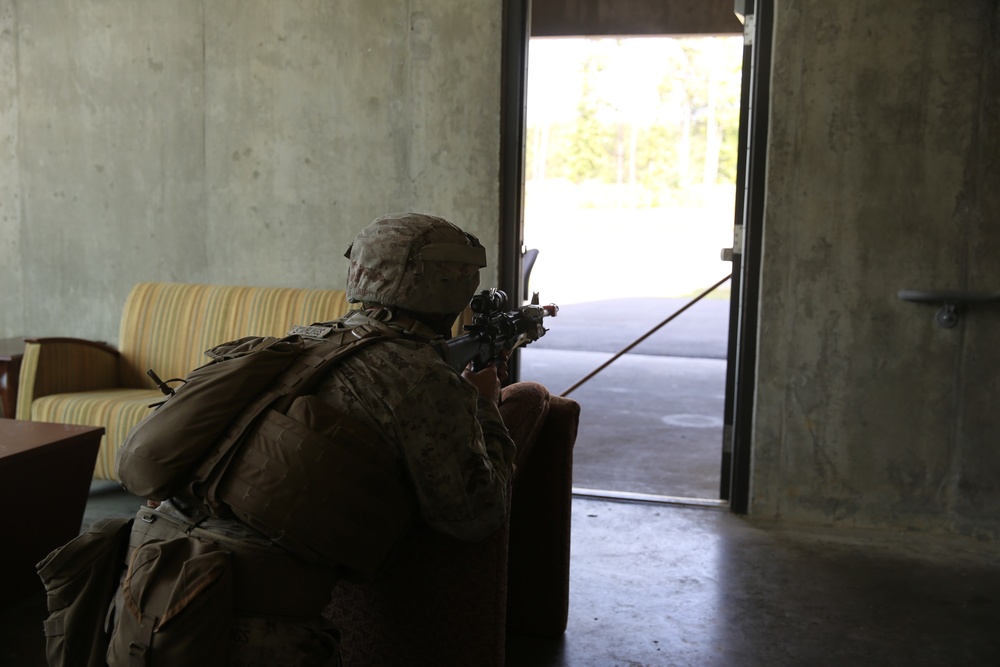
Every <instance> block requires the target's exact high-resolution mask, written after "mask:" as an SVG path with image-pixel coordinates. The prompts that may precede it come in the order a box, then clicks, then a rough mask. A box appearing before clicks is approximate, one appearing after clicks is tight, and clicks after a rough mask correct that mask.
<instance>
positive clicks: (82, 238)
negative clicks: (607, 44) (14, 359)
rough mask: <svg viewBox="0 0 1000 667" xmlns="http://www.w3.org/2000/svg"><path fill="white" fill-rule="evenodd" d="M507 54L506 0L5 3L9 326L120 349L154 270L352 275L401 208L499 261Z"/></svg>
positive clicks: (2, 209) (331, 278)
mask: <svg viewBox="0 0 1000 667" xmlns="http://www.w3.org/2000/svg"><path fill="white" fill-rule="evenodd" d="M500 62H501V4H500V3H497V2H492V1H491V0H473V1H469V0H380V1H379V2H368V1H367V0H337V1H336V2H333V1H331V0H303V1H297V2H285V1H282V2H277V1H263V0H261V1H256V2H245V1H237V0H212V1H210V2H209V1H207V0H177V1H175V2H168V3H155V2H152V3H150V2H143V3H138V2H134V1H133V0H100V1H98V0H86V1H82V2H80V1H75V2H70V1H69V0H61V1H55V0H53V1H46V2H34V1H28V0H0V284H2V285H3V289H2V290H0V337H4V336H15V335H33V336H47V335H76V336H81V337H84V338H97V339H101V340H107V341H111V342H114V341H115V339H116V338H117V333H118V330H117V325H118V320H119V317H120V314H121V308H122V305H123V303H124V299H125V296H126V294H127V293H128V290H129V288H130V287H131V286H132V285H133V284H134V283H136V282H139V281H144V280H176V281H184V282H199V281H204V282H211V283H221V284H252V285H281V286H321V287H338V288H339V287H341V286H342V285H343V281H344V277H345V274H346V260H345V259H343V257H342V255H343V252H344V250H345V249H346V247H347V245H348V243H349V241H350V239H351V238H352V237H353V236H354V234H355V233H356V232H357V231H358V230H359V229H360V228H361V227H362V226H364V225H365V224H367V223H368V222H370V221H371V220H372V219H374V218H375V217H376V216H378V215H380V214H382V213H385V212H389V211H394V210H420V211H425V212H429V213H435V214H438V215H442V216H444V217H447V218H449V219H452V220H453V221H455V222H456V223H459V224H461V225H463V226H464V227H466V228H467V229H469V231H472V232H473V233H475V234H477V235H479V236H480V238H481V239H483V241H484V243H485V244H486V245H487V247H488V248H489V251H490V258H489V259H490V262H491V264H493V265H494V266H495V263H496V249H497V239H498V234H499V232H498V226H499V223H498V209H499V151H500V149H499V123H500V81H501V77H500ZM495 280H496V273H495V271H494V270H493V269H489V270H487V271H486V273H485V276H484V282H489V283H490V284H494V283H495Z"/></svg>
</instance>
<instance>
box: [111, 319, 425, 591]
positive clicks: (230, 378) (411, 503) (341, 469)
mask: <svg viewBox="0 0 1000 667" xmlns="http://www.w3.org/2000/svg"><path fill="white" fill-rule="evenodd" d="M404 335H405V333H396V332H395V331H393V330H392V329H390V328H389V327H384V326H382V327H377V326H374V325H371V324H367V323H366V324H362V325H360V326H356V327H353V328H349V327H346V326H345V325H344V324H343V323H341V322H336V323H334V324H333V325H332V326H326V325H320V326H315V325H314V326H312V327H296V328H295V329H293V330H292V334H291V335H289V336H287V337H285V338H281V339H275V338H247V339H240V340H237V341H233V342H231V343H227V344H225V345H222V346H219V347H216V348H213V349H212V350H209V351H208V352H207V353H206V354H208V355H209V356H211V357H213V359H215V361H214V362H213V363H210V364H207V365H205V366H202V367H201V368H198V369H196V370H194V371H192V372H191V373H190V374H189V375H188V376H187V378H185V384H184V385H183V386H182V387H180V388H179V389H178V390H177V391H176V392H175V393H174V394H173V395H172V396H170V397H169V398H168V399H167V400H166V401H165V402H164V403H163V404H162V405H161V406H160V407H158V408H157V409H156V411H155V412H153V413H151V414H150V415H148V416H147V417H146V418H145V419H143V421H142V422H140V423H139V424H138V425H137V426H136V427H135V428H134V429H133V430H132V431H131V432H130V433H129V435H128V437H127V438H126V440H125V443H124V444H123V446H122V449H121V450H120V452H119V454H118V475H119V479H120V480H121V481H122V485H123V486H124V487H125V488H126V489H128V490H129V491H130V492H132V493H134V494H136V495H139V496H143V497H146V498H151V499H153V500H165V499H167V498H174V497H176V498H180V499H181V500H183V501H184V502H185V503H188V504H191V505H193V506H194V507H195V508H197V509H198V511H199V512H201V513H202V514H204V515H209V516H216V517H222V518H229V517H234V516H235V518H238V519H240V520H241V521H243V522H244V523H246V524H248V525H250V526H252V527H254V528H255V529H257V530H258V531H259V532H261V533H262V534H264V535H265V536H266V537H268V538H269V539H271V541H272V542H274V543H275V544H278V545H280V546H281V547H283V548H284V549H285V550H287V551H289V552H290V553H292V554H294V555H295V556H297V557H299V558H300V559H301V560H303V561H304V562H306V563H312V564H327V565H334V566H336V567H337V568H338V569H339V570H341V571H343V572H344V573H345V575H347V576H352V577H355V578H359V579H364V578H369V577H371V576H374V574H375V573H376V572H377V571H378V570H379V569H381V567H382V566H383V564H384V563H385V562H386V561H387V560H388V558H389V557H390V555H391V554H392V552H393V551H394V550H395V547H396V546H397V545H398V543H399V540H400V538H401V537H402V535H403V534H404V533H405V532H406V531H407V530H408V529H409V527H410V525H411V524H412V521H413V519H414V517H415V516H416V513H417V499H416V494H415V492H414V490H413V488H412V484H411V483H410V480H409V476H408V473H407V471H406V468H405V467H404V466H403V464H402V462H401V461H400V460H399V459H398V458H397V457H395V456H393V455H392V454H391V453H390V452H391V448H390V447H387V446H383V443H381V442H380V440H381V438H380V436H379V434H378V433H376V432H375V431H374V430H372V429H371V428H370V427H368V426H367V425H366V424H364V423H362V422H360V421H359V420H357V419H354V418H353V417H352V416H351V415H347V414H342V413H339V412H337V411H335V410H333V409H332V408H330V407H329V406H327V405H326V404H325V402H324V401H323V400H322V399H320V398H318V397H316V396H313V395H312V394H311V392H312V391H313V390H314V389H315V387H316V385H317V384H318V382H319V381H320V379H321V378H322V377H323V375H322V371H325V370H329V368H330V367H331V365H332V364H333V363H334V362H336V361H338V360H341V359H344V358H345V357H346V356H347V355H348V354H352V353H354V352H355V351H357V350H359V349H360V348H361V347H362V346H365V345H369V344H371V343H373V342H375V341H378V340H385V339H388V338H395V337H400V336H404ZM333 480H336V483H329V481H333Z"/></svg>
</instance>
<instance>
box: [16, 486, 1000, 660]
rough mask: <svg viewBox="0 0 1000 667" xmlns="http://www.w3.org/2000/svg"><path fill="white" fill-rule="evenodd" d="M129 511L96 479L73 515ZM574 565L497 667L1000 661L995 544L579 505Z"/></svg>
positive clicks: (30, 634) (28, 632) (25, 625)
mask: <svg viewBox="0 0 1000 667" xmlns="http://www.w3.org/2000/svg"><path fill="white" fill-rule="evenodd" d="M137 504H138V499H136V498H134V497H132V496H128V495H126V494H124V493H122V492H121V491H118V490H116V489H114V488H108V487H107V486H106V485H102V484H101V483H95V488H94V492H93V493H92V495H91V500H90V503H89V504H88V508H87V514H86V518H85V524H86V525H89V522H91V521H92V520H94V519H95V518H98V517H100V516H109V515H118V516H125V515H130V514H131V513H132V512H133V511H134V509H135V507H136V506H137ZM570 572H571V582H570V611H569V623H568V627H567V630H566V633H565V635H564V636H563V637H561V638H559V639H557V640H539V639H532V638H525V637H517V636H510V637H509V638H508V648H507V654H508V656H507V657H508V659H507V664H508V665H511V666H512V667H555V666H562V667H615V666H618V665H621V666H630V667H654V666H661V665H676V666H692V667H741V666H747V667H758V666H760V667H764V666H767V667H772V666H779V667H780V666H784V665H788V666H809V667H825V666H830V667H841V666H844V665H878V666H879V667H884V666H889V667H891V666H894V665H899V666H900V667H904V666H905V667H922V666H927V667H931V666H938V665H941V666H949V667H951V666H954V665H962V666H979V665H983V666H985V665H998V664H1000V637H998V634H997V627H998V620H1000V562H998V561H997V559H996V546H995V545H993V544H991V543H982V542H975V541H971V540H966V539H963V538H951V537H949V538H944V537H934V536H927V535H922V534H912V533H902V532H874V531H861V530H854V529H848V528H843V527H840V528H836V529H829V528H807V527H790V526H787V525H780V526H779V525H774V524H770V523H768V522H760V521H749V520H747V519H745V518H741V517H738V516H736V515H733V514H730V513H729V512H727V511H725V510H724V509H708V508H704V507H691V506H675V505H658V504H646V503H622V502H609V501H603V500H591V499H585V498H576V499H574V502H573V528H572V557H571V570H570ZM44 617H45V605H44V600H43V599H42V597H41V596H40V595H37V596H32V597H30V598H27V599H25V600H23V601H21V602H20V603H17V604H14V605H11V606H9V607H7V608H4V609H2V610H0V647H2V649H0V664H2V665H5V666H6V665H10V666H11V667H36V666H37V667H43V666H44V665H45V659H44V638H43V637H42V634H41V623H42V620H43V619H44Z"/></svg>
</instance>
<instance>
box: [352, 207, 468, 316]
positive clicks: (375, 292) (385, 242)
mask: <svg viewBox="0 0 1000 667" xmlns="http://www.w3.org/2000/svg"><path fill="white" fill-rule="evenodd" d="M344 256H345V257H347V258H348V259H350V260H351V265H350V268H349V269H348V273H347V300H348V301H350V302H351V303H358V302H372V303H378V304H381V305H383V306H398V307H400V308H406V309H407V310H412V311H416V312H421V313H441V314H451V313H460V312H461V311H462V310H463V309H464V308H465V307H466V306H467V305H469V301H470V300H471V299H472V296H473V294H475V292H476V288H477V287H479V269H480V268H482V267H484V266H486V250H485V249H484V248H483V246H482V244H481V243H479V239H477V238H476V237H475V236H473V235H472V234H468V233H466V232H464V231H462V230H461V229H459V228H458V227H456V226H455V225H453V224H451V223H450V222H448V221H447V220H444V219H442V218H436V217H434V216H431V215H424V214H421V213H392V214H389V215H385V216H382V217H381V218H378V219H377V220H375V221H374V222H373V223H371V224H370V225H368V226H367V227H365V228H364V229H363V230H362V231H361V233H360V234H358V236H357V238H355V239H354V243H352V244H351V245H350V247H349V248H348V249H347V252H346V253H344Z"/></svg>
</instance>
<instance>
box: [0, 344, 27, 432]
mask: <svg viewBox="0 0 1000 667" xmlns="http://www.w3.org/2000/svg"><path fill="white" fill-rule="evenodd" d="M23 356H24V339H23V338H0V417H7V418H8V419H13V418H14V410H15V409H16V408H17V379H18V375H20V373H21V358H22V357H23Z"/></svg>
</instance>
